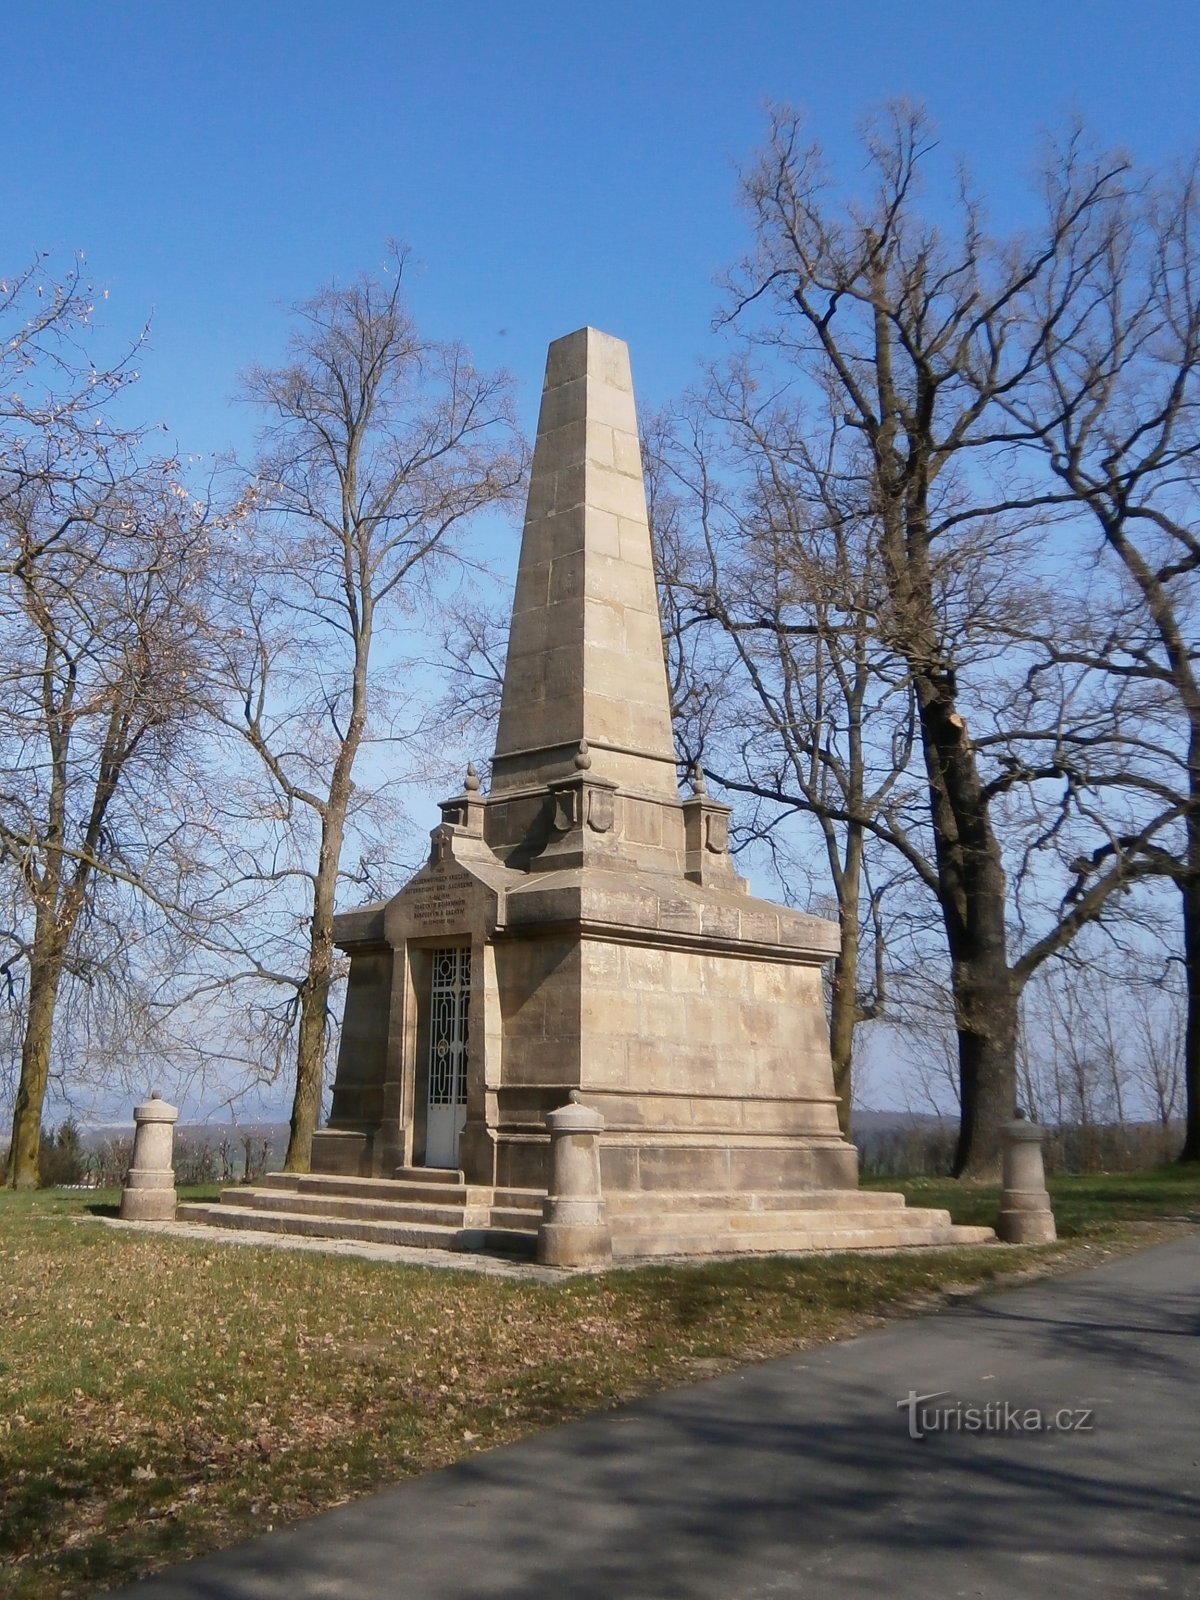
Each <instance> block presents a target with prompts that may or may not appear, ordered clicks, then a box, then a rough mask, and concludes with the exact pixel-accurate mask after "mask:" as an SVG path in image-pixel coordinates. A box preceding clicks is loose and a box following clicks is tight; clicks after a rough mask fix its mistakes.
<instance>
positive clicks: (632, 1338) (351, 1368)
mask: <svg viewBox="0 0 1200 1600" xmlns="http://www.w3.org/2000/svg"><path fill="white" fill-rule="evenodd" d="M94 1203H95V1197H82V1196H78V1195H64V1194H40V1195H36V1196H24V1195H12V1194H4V1195H3V1196H0V1328H3V1339H2V1343H0V1401H2V1404H0V1485H2V1488H0V1529H2V1531H0V1588H3V1589H4V1591H5V1592H6V1593H8V1594H10V1595H12V1596H13V1597H14V1600H44V1597H47V1596H52V1595H53V1596H59V1595H66V1594H71V1593H78V1592H82V1591H84V1590H87V1589H94V1588H99V1587H105V1586H108V1585H112V1584H116V1583H118V1582H122V1581H127V1580H129V1579H131V1578H133V1577H135V1576H137V1575H139V1574H141V1573H144V1572H147V1571H149V1570H152V1569H154V1568H156V1567H159V1566H162V1565H165V1564H168V1563H170V1562H174V1561H178V1560H182V1559H184V1558H185V1557H187V1556H191V1555H195V1554H198V1553H200V1552H203V1551H206V1550H212V1549H215V1548H218V1547H220V1546H222V1545H226V1544H229V1543H232V1542H234V1541H236V1540H238V1539H241V1538H244V1537H246V1536H248V1535H250V1534H252V1533H254V1532H258V1531H261V1530H263V1529H265V1528H267V1527H269V1526H271V1525H273V1524H276V1523H279V1522H282V1521H285V1520H288V1519H290V1518H295V1517H301V1516H306V1515H308V1514H310V1513H311V1512H313V1511H316V1510H319V1509H321V1508H323V1507H328V1506H331V1505H336V1504H338V1503H339V1502H341V1501H343V1500H345V1499H347V1498H349V1497H350V1496H352V1495H357V1494H361V1493H364V1492H365V1491H367V1490H369V1489H371V1488H372V1487H376V1486H378V1485H380V1484H383V1483H387V1482H390V1481H393V1480H395V1479H398V1478H402V1477H405V1476H406V1475H409V1474H412V1473H417V1472H423V1471H426V1470H428V1469H429V1468H430V1467H436V1466H440V1465H443V1464H445V1463H447V1462H450V1461H453V1460H456V1459H458V1458H459V1457H461V1456H463V1455H464V1454H468V1453H470V1452H472V1451H476V1450H484V1449H489V1448H491V1447H493V1446H495V1445H497V1444H501V1443H503V1442H505V1441H507V1440H511V1439H514V1438H516V1437H518V1436H519V1435H522V1434H526V1433H529V1432H531V1431H532V1430H534V1429H537V1428H541V1427H544V1426H547V1425H549V1424H551V1423H554V1422H557V1421H559V1420H561V1419H563V1418H566V1417H573V1416H578V1415H581V1414H583V1413H585V1412H588V1411H596V1410H604V1409H607V1408H609V1407H612V1406H615V1405H617V1404H619V1403H620V1402H622V1401H623V1400H626V1399H629V1398H631V1397H633V1396H636V1395H639V1394H644V1393H646V1392H647V1391H649V1390H652V1389H657V1388H661V1387H664V1386H666V1385H670V1384H674V1383H679V1382H682V1381H686V1380H687V1379H689V1378H694V1377H696V1376H699V1375H701V1374H704V1373H707V1372H710V1371H713V1370H718V1369H719V1368H720V1367H722V1366H725V1365H730V1364H733V1363H736V1362H745V1361H751V1360H758V1359H761V1358H763V1357H766V1356H770V1355H776V1354H781V1353H783V1352H785V1351H788V1350H794V1349H796V1348H798V1347H801V1346H803V1345H806V1344H812V1343H816V1342H819V1341H823V1340H828V1339H832V1338H836V1337H838V1336H839V1335H841V1334H844V1333H846V1332H847V1331H849V1330H850V1329H852V1328H855V1327H861V1326H862V1325H863V1324H864V1322H868V1321H870V1320H872V1319H874V1318H877V1317H879V1316H882V1315H886V1314H895V1313H896V1312H897V1311H898V1310H904V1309H911V1308H912V1307H913V1306H914V1305H918V1304H928V1303H930V1297H933V1296H936V1295H937V1294H938V1292H939V1291H940V1290H941V1288H942V1287H943V1286H946V1285H951V1284H953V1285H954V1286H955V1288H956V1289H961V1288H962V1287H963V1286H964V1285H973V1284H980V1283H984V1282H987V1281H989V1280H990V1279H993V1278H994V1277H996V1276H997V1275H1000V1274H1004V1273H1009V1272H1012V1271H1013V1270H1014V1269H1015V1268H1020V1267H1028V1266H1029V1265H1030V1264H1031V1263H1037V1262H1049V1263H1053V1262H1056V1261H1061V1260H1062V1259H1063V1258H1064V1256H1065V1255H1066V1254H1069V1253H1070V1251H1071V1249H1072V1247H1070V1246H1067V1247H1058V1248H1057V1249H1055V1248H1051V1249H1049V1250H1040V1251H1021V1252H1010V1251H1004V1252H1001V1251H989V1250H987V1249H974V1250H961V1251H952V1252H945V1253H942V1252H937V1253H932V1254H925V1255H921V1254H910V1255H895V1256H840V1257H826V1258H819V1259H809V1260H758V1261H741V1262H733V1263H729V1262H726V1263H711V1264H708V1265H703V1266H695V1267H677V1268H671V1267H662V1268H654V1269H649V1270H645V1271H641V1272H637V1273H633V1272H621V1273H612V1274H608V1275H605V1276H602V1277H586V1276H581V1277H576V1278H573V1279H571V1280H570V1281H567V1282H564V1283H561V1284H553V1285H548V1284H539V1283H532V1282H524V1281H513V1280H511V1279H497V1278H488V1277H482V1276H476V1275H474V1274H466V1273H461V1272H455V1273H439V1272H437V1271H433V1270H427V1269H423V1268H409V1267H398V1266H393V1265H385V1264H376V1263H372V1262H367V1261H361V1260H354V1259H347V1258H340V1257H329V1256H321V1255H315V1254H302V1253H291V1252H283V1251H271V1250H257V1249H252V1248H245V1247H239V1248H232V1247H229V1246H226V1245H221V1244H215V1243H214V1244H211V1245H210V1244H207V1243H195V1242H193V1241H190V1240H180V1239H175V1238H167V1237H164V1236H162V1235H158V1234H145V1235H143V1234H135V1233H132V1232H126V1231H118V1230H113V1229H108V1228H105V1227H102V1226H101V1225H99V1224H98V1223H97V1222H96V1221H95V1219H94V1218H93V1217H91V1216H89V1215H88V1211H87V1208H88V1206H89V1204H94ZM1109 1232H1110V1233H1111V1230H1109ZM1074 1249H1075V1251H1076V1255H1077V1252H1078V1246H1075V1247H1074Z"/></svg>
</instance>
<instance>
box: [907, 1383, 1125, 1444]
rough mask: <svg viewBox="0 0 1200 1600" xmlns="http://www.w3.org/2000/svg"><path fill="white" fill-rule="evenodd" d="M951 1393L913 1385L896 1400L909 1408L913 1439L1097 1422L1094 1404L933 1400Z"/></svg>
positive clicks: (1079, 1429) (1074, 1427) (1060, 1429)
mask: <svg viewBox="0 0 1200 1600" xmlns="http://www.w3.org/2000/svg"><path fill="white" fill-rule="evenodd" d="M949 1393H950V1391H949V1390H948V1389H936V1390H934V1392H933V1393H932V1394H918V1393H917V1391H916V1390H915V1389H910V1390H909V1391H908V1394H907V1395H906V1396H905V1397H904V1399H903V1400H897V1401H896V1410H897V1411H907V1412H908V1437H909V1438H910V1439H925V1438H927V1437H928V1436H929V1435H930V1434H931V1433H1002V1434H1015V1433H1091V1432H1092V1429H1093V1428H1094V1426H1095V1415H1096V1414H1095V1410H1094V1409H1093V1408H1092V1407H1090V1406H1060V1407H1059V1408H1058V1409H1056V1410H1054V1411H1047V1410H1044V1409H1043V1408H1042V1407H1041V1406H1019V1405H1014V1404H1013V1403H1012V1402H1011V1401H1009V1400H989V1401H988V1402H987V1404H986V1405H982V1406H976V1405H964V1403H963V1402H962V1401H961V1400H955V1401H953V1402H952V1403H951V1404H949V1405H935V1404H933V1403H932V1402H934V1401H937V1400H944V1399H945V1398H946V1397H947V1395H948V1394H949Z"/></svg>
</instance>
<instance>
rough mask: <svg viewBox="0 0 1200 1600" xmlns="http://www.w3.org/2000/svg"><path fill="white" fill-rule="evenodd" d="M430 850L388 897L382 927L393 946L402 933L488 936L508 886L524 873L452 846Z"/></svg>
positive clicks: (500, 914) (409, 936)
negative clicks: (467, 856) (460, 854)
mask: <svg viewBox="0 0 1200 1600" xmlns="http://www.w3.org/2000/svg"><path fill="white" fill-rule="evenodd" d="M436 831H437V830H435V833H436ZM434 856H435V859H433V860H431V861H430V862H428V863H427V864H426V865H425V866H423V867H422V868H421V870H420V872H418V873H417V874H416V876H415V877H413V878H410V879H409V881H408V882H407V883H406V884H405V886H404V888H403V889H401V890H400V892H399V894H397V895H395V896H393V898H392V899H391V900H389V901H388V903H387V907H386V911H385V913H384V929H385V932H386V937H387V942H388V943H389V944H390V945H392V946H393V947H396V946H398V945H400V944H402V943H403V942H404V941H405V940H406V939H422V938H440V937H446V938H464V939H467V938H489V937H490V936H491V934H492V933H494V932H495V929H496V927H497V925H498V924H502V923H503V921H504V904H505V897H506V892H507V890H508V888H509V887H510V885H511V883H512V881H513V880H520V879H521V878H522V877H523V875H522V874H521V873H516V872H510V871H508V870H507V868H505V867H502V866H501V865H500V864H499V862H495V863H494V864H491V863H484V862H481V861H464V860H461V859H458V858H457V857H456V856H455V855H454V853H453V851H452V850H447V851H446V852H445V853H444V854H442V855H440V856H438V853H437V851H436V849H435V852H434Z"/></svg>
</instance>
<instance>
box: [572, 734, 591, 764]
mask: <svg viewBox="0 0 1200 1600" xmlns="http://www.w3.org/2000/svg"><path fill="white" fill-rule="evenodd" d="M591 764H592V752H591V751H590V750H589V749H588V742H587V740H586V739H580V741H579V749H578V750H576V752H575V766H576V768H577V770H578V771H580V772H587V771H588V769H589V768H590V767H591Z"/></svg>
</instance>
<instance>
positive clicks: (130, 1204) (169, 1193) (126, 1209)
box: [121, 1172, 177, 1222]
mask: <svg viewBox="0 0 1200 1600" xmlns="http://www.w3.org/2000/svg"><path fill="white" fill-rule="evenodd" d="M138 1176H139V1175H138V1173H136V1172H131V1173H130V1174H129V1177H128V1180H127V1181H126V1185H125V1189H124V1191H123V1193H122V1195H121V1220H122V1222H174V1220H175V1207H176V1204H177V1197H176V1194H175V1184H174V1182H173V1181H172V1180H171V1179H170V1178H169V1177H168V1178H167V1179H166V1181H163V1180H161V1179H159V1181H158V1182H156V1183H153V1184H142V1183H138V1182H137V1178H138ZM148 1176H149V1177H151V1178H156V1179H158V1174H157V1173H150V1174H148Z"/></svg>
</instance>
